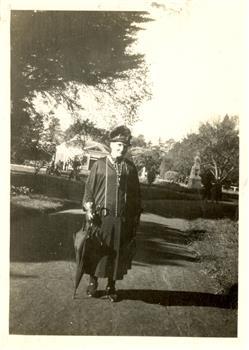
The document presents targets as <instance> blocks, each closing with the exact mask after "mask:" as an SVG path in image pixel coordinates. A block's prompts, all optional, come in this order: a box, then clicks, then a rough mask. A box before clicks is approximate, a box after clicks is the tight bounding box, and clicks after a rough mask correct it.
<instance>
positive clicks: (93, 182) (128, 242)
mask: <svg viewBox="0 0 249 350" xmlns="http://www.w3.org/2000/svg"><path fill="white" fill-rule="evenodd" d="M130 140H131V132H130V130H129V129H128V128H127V127H126V126H119V127H116V128H115V129H114V130H113V131H112V132H111V133H110V148H111V154H110V156H107V157H105V158H102V159H99V160H97V161H96V162H95V163H94V165H93V167H92V169H91V172H90V174H89V177H88V180H87V182H86V186H85V194H84V198H83V208H84V209H85V211H86V217H87V219H88V220H91V219H92V218H93V213H94V211H95V210H96V209H100V210H101V226H100V238H101V240H102V242H103V243H104V246H105V247H106V248H107V249H105V253H104V255H103V256H102V257H101V258H99V261H98V262H97V264H96V265H95V266H94V267H93V266H88V267H87V268H86V271H85V272H86V273H88V274H89V275H90V281H89V286H88V288H87V294H88V296H90V297H92V296H94V295H95V294H96V291H97V287H98V278H107V279H108V282H107V286H106V294H107V296H108V297H109V299H110V300H111V301H116V300H117V292H116V289H115V282H116V280H122V279H123V277H124V275H125V274H126V273H127V271H128V270H129V269H130V268H131V262H132V254H131V251H132V249H131V247H132V246H133V243H134V237H135V234H136V228H137V225H138V222H139V217H140V213H141V200H140V187H139V180H138V174H137V170H136V167H135V165H134V163H133V162H131V161H130V160H128V159H126V158H125V157H124V156H125V154H126V152H127V149H128V147H129V146H130Z"/></svg>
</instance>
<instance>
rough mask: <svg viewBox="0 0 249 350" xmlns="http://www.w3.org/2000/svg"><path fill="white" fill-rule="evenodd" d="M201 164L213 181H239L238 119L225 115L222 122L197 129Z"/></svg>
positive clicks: (207, 124)
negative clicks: (209, 173) (210, 174)
mask: <svg viewBox="0 0 249 350" xmlns="http://www.w3.org/2000/svg"><path fill="white" fill-rule="evenodd" d="M199 139H200V140H199V144H200V147H201V149H202V153H201V154H202V155H201V157H202V164H203V168H204V169H208V170H209V171H210V172H211V173H212V174H213V176H214V178H215V180H216V181H217V180H219V181H220V182H221V183H223V182H225V181H226V180H228V179H229V178H230V179H233V180H235V181H236V182H238V180H239V130H238V117H236V116H234V117H229V116H228V115H226V116H225V117H224V118H223V120H217V121H215V122H213V124H211V123H205V124H202V125H201V126H200V128H199Z"/></svg>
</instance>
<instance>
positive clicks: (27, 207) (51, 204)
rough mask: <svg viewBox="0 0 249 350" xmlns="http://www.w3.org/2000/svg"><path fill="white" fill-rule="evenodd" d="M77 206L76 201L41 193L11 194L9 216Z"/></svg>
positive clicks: (13, 216)
mask: <svg viewBox="0 0 249 350" xmlns="http://www.w3.org/2000/svg"><path fill="white" fill-rule="evenodd" d="M76 206H78V202H75V201H70V200H67V199H61V198H54V197H53V198H51V197H47V196H45V195H42V194H29V195H17V196H11V200H10V207H11V218H14V219H16V218H18V217H20V216H22V215H24V216H26V215H37V214H42V213H45V212H52V211H57V210H60V209H63V208H65V207H66V208H71V207H76Z"/></svg>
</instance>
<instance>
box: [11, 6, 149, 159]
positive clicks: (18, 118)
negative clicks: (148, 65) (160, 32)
mask: <svg viewBox="0 0 249 350" xmlns="http://www.w3.org/2000/svg"><path fill="white" fill-rule="evenodd" d="M147 20H148V18H147V17H146V14H145V13H141V12H100V11H97V12H91V11H85V12H78V11H77V12H75V11H67V12H64V11H46V12H44V11H12V14H11V100H12V110H11V132H12V138H11V141H12V150H14V151H15V152H16V153H18V151H19V152H21V150H20V148H18V145H19V144H20V142H21V139H22V138H23V137H24V136H25V130H26V128H27V127H28V126H29V119H30V113H29V110H30V108H32V107H33V105H32V101H33V99H34V97H35V96H36V95H37V93H40V94H41V95H42V96H43V97H46V96H48V95H51V96H53V97H54V98H55V99H56V101H57V103H58V104H62V103H66V105H67V107H68V110H70V111H71V113H72V114H74V113H75V109H81V108H83V107H82V106H81V105H79V93H80V92H79V85H80V84H81V85H82V84H83V85H85V86H94V87H96V86H98V87H99V89H100V90H101V89H103V90H105V91H110V93H111V92H112V91H113V88H114V87H115V84H116V82H117V81H122V80H123V81H126V82H127V87H128V86H131V85H132V86H138V85H136V83H135V81H136V78H137V73H136V70H143V71H145V65H144V60H143V55H140V54H137V53H136V54H134V53H132V52H131V50H128V48H129V47H130V46H131V45H132V44H134V42H135V41H136V33H137V31H138V30H139V29H140V28H139V24H140V23H143V22H145V21H147ZM31 28H32V30H31ZM140 80H141V81H140V83H139V87H140V88H139V91H138V92H136V93H135V95H134V94H130V95H128V96H118V95H117V96H116V99H117V100H119V103H122V104H124V105H125V106H127V108H128V109H127V112H128V111H130V112H132V111H133V112H134V111H136V108H137V104H138V103H140V102H141V100H142V98H143V96H144V94H146V92H145V91H143V89H142V87H144V86H145V85H146V84H145V81H146V78H145V75H142V74H141V75H140ZM134 84H135V85H134ZM127 91H128V88H127ZM134 91H135V89H134ZM139 101H140V102H139ZM131 115H133V116H134V113H133V114H131Z"/></svg>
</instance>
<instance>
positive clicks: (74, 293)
mask: <svg viewBox="0 0 249 350" xmlns="http://www.w3.org/2000/svg"><path fill="white" fill-rule="evenodd" d="M75 297H76V289H75V290H74V292H73V295H72V299H75Z"/></svg>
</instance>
